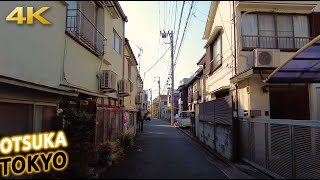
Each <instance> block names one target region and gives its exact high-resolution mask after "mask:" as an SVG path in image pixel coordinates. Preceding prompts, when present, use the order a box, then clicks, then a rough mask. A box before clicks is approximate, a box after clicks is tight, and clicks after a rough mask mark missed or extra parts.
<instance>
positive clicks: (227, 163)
mask: <svg viewBox="0 0 320 180" xmlns="http://www.w3.org/2000/svg"><path fill="white" fill-rule="evenodd" d="M176 128H177V129H178V130H179V131H180V132H182V133H183V134H185V135H186V136H188V137H189V138H190V139H191V140H192V141H193V142H196V143H197V144H199V145H200V146H201V147H202V148H204V149H205V150H206V151H207V152H208V153H209V154H210V155H211V156H213V157H215V158H216V159H217V160H219V161H220V163H223V164H224V165H225V166H228V167H229V168H221V167H218V166H216V167H218V168H219V169H220V170H221V171H222V172H224V174H226V173H227V172H225V171H226V169H230V168H231V169H237V171H239V172H241V173H242V174H243V175H241V176H243V177H240V179H243V178H245V179H247V178H249V179H252V178H254V179H272V177H270V176H269V175H267V174H264V173H263V172H260V171H259V170H256V168H254V167H252V170H254V171H255V172H256V173H258V174H259V175H257V174H256V175H254V174H251V173H248V172H247V171H244V169H243V168H241V167H239V166H238V165H237V164H234V163H232V162H229V161H228V160H226V159H225V158H223V157H221V156H219V155H217V154H216V153H215V152H214V151H213V150H212V149H210V148H209V147H207V146H206V145H205V144H204V143H202V142H201V141H199V140H198V139H196V138H194V137H193V136H191V135H190V134H188V133H187V132H185V131H183V130H182V129H181V128H179V127H176ZM248 167H251V166H250V165H248ZM226 175H227V176H228V177H229V178H230V179H234V178H236V179H239V178H238V177H234V176H233V175H231V176H233V177H230V176H229V175H228V173H227V174H226Z"/></svg>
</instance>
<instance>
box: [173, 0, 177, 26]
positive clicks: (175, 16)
mask: <svg viewBox="0 0 320 180" xmlns="http://www.w3.org/2000/svg"><path fill="white" fill-rule="evenodd" d="M177 5H178V1H176V10H175V12H176V13H175V15H174V28H173V32H176V20H177Z"/></svg>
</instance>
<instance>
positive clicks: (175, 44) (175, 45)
mask: <svg viewBox="0 0 320 180" xmlns="http://www.w3.org/2000/svg"><path fill="white" fill-rule="evenodd" d="M184 4H185V1H183V3H182V7H181V13H180V19H179V25H178V30H177V33H176V34H177V36H176V42H175V43H174V51H173V52H174V53H173V54H176V47H177V42H178V38H179V32H180V26H181V20H182V14H183V9H184Z"/></svg>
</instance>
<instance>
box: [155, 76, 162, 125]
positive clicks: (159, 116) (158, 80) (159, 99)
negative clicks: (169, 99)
mask: <svg viewBox="0 0 320 180" xmlns="http://www.w3.org/2000/svg"><path fill="white" fill-rule="evenodd" d="M155 78H158V85H159V116H158V117H159V119H161V96H160V77H155Z"/></svg>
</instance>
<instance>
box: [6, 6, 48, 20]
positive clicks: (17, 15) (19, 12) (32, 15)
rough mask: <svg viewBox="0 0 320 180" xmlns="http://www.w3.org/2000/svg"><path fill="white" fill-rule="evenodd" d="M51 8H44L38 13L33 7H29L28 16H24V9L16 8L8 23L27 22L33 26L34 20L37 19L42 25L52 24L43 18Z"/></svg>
mask: <svg viewBox="0 0 320 180" xmlns="http://www.w3.org/2000/svg"><path fill="white" fill-rule="evenodd" d="M49 8H50V7H42V8H40V9H39V10H38V11H36V12H34V10H33V7H27V16H26V17H24V16H23V7H16V8H15V9H14V10H13V11H12V12H11V13H10V14H9V15H8V16H7V18H6V21H16V22H17V24H23V23H24V22H25V21H27V24H33V21H34V19H37V20H38V21H39V22H41V23H42V24H51V22H49V21H48V20H46V19H45V18H44V17H42V16H41V14H42V13H43V12H45V11H46V10H48V9H49Z"/></svg>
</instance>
